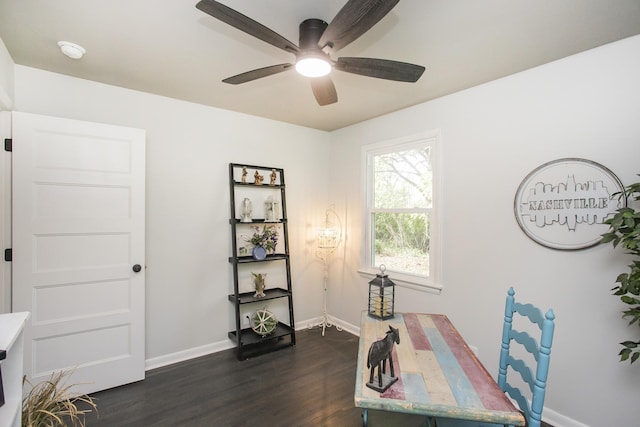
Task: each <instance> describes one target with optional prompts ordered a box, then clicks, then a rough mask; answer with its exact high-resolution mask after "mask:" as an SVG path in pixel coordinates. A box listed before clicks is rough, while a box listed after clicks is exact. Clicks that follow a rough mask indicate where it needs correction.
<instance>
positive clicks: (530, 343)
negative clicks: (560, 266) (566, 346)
mask: <svg viewBox="0 0 640 427" xmlns="http://www.w3.org/2000/svg"><path fill="white" fill-rule="evenodd" d="M514 295H515V292H514V290H513V288H510V289H509V292H507V301H506V304H505V315H504V325H503V328H502V344H501V348H500V366H499V370H498V385H499V386H500V388H501V389H502V390H503V391H504V392H506V393H508V394H509V396H511V397H512V398H513V399H514V400H515V401H516V402H517V403H518V406H519V407H520V409H521V410H522V412H524V413H525V416H526V418H527V422H528V426H529V427H539V426H540V422H541V420H542V409H543V407H544V396H545V390H546V386H547V375H548V373H549V360H550V355H551V344H552V343H553V332H554V321H555V315H554V314H553V311H552V310H549V311H547V313H546V314H545V315H544V316H543V315H542V311H540V309H539V308H537V307H535V306H534V305H532V304H521V303H518V302H515V298H514ZM514 314H519V315H521V316H524V317H526V318H528V319H529V321H530V322H531V323H533V324H536V325H538V327H539V328H540V331H541V336H540V342H539V343H538V341H536V339H534V338H533V337H532V336H531V335H530V334H529V333H527V332H524V331H520V330H517V329H514V328H513V316H514ZM512 341H515V342H516V343H518V344H520V345H522V346H523V347H524V349H525V350H526V351H527V352H529V353H531V354H532V355H533V357H534V359H535V361H536V362H537V363H536V365H537V366H536V367H535V377H534V376H533V371H532V369H531V367H529V366H527V365H526V363H525V362H524V361H523V360H522V359H516V358H514V357H513V356H512V355H511V342H512ZM509 367H510V368H511V369H509ZM510 370H513V371H516V372H518V373H519V374H520V376H521V378H522V380H523V381H525V382H526V383H527V384H528V385H529V388H530V391H531V395H532V397H531V405H530V406H529V402H528V401H527V399H526V398H525V397H524V395H523V393H522V391H521V390H519V389H518V388H516V387H514V386H513V385H512V384H510V383H509V382H508V381H507V376H508V372H509V371H510Z"/></svg>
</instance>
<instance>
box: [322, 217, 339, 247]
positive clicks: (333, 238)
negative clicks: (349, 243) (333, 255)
mask: <svg viewBox="0 0 640 427" xmlns="http://www.w3.org/2000/svg"><path fill="white" fill-rule="evenodd" d="M332 219H333V221H332ZM340 238H341V226H340V219H339V218H338V216H337V215H336V213H335V212H334V211H333V210H331V209H327V211H326V212H325V217H324V222H323V223H322V224H321V225H320V228H319V229H318V248H319V249H331V250H332V249H335V248H337V247H338V245H339V244H340Z"/></svg>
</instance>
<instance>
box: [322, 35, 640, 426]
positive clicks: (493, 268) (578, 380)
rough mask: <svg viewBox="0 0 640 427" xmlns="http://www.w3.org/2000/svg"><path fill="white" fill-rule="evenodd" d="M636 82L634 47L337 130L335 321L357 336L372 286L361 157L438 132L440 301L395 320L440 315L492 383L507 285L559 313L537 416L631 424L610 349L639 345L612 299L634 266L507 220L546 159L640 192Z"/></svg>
mask: <svg viewBox="0 0 640 427" xmlns="http://www.w3.org/2000/svg"><path fill="white" fill-rule="evenodd" d="M638 76H640V37H634V38H630V39H626V40H623V41H620V42H618V43H614V44H611V45H607V46H604V47H601V48H598V49H594V50H592V51H588V52H585V53H582V54H579V55H576V56H572V57H569V58H565V59H563V60H560V61H557V62H554V63H550V64H547V65H544V66H541V67H538V68H535V69H532V70H529V71H526V72H523V73H519V74H516V75H513V76H510V77H507V78H503V79H501V80H498V81H494V82H491V83H489V84H485V85H482V86H479V87H476V88H473V89H470V90H466V91H463V92H459V93H456V94H454V95H451V96H447V97H444V98H440V99H437V100H435V101H432V102H428V103H425V104H422V105H418V106H415V107H413V108H409V109H406V110H404V111H400V112H397V113H394V114H389V115H387V116H384V117H381V118H377V119H374V120H371V121H368V122H364V123H361V124H358V125H355V126H351V127H348V128H345V129H342V130H339V131H336V132H333V133H332V152H331V159H332V162H333V164H334V165H335V173H334V174H333V175H332V178H333V179H332V184H331V190H330V194H331V196H332V197H333V198H334V199H335V200H333V202H334V203H336V204H338V205H340V206H339V207H338V209H339V210H342V211H343V212H344V213H345V215H346V217H347V222H348V226H349V229H348V233H349V237H350V238H349V241H348V244H347V246H348V249H347V253H346V254H345V260H344V266H343V269H342V270H340V269H339V266H338V268H334V269H333V275H332V283H334V284H335V285H334V292H333V294H332V297H333V299H332V307H334V308H335V310H334V311H333V312H332V314H334V315H335V316H337V317H338V318H340V319H344V320H345V321H347V322H351V323H354V324H358V323H359V310H358V308H361V309H365V308H366V299H367V281H368V280H369V279H368V278H366V277H360V276H359V275H358V274H357V273H355V271H356V269H357V267H358V265H359V254H360V250H361V242H362V241H363V239H362V238H361V229H360V223H359V217H360V215H361V209H360V202H359V200H360V196H361V192H360V187H359V183H360V170H359V167H358V165H359V164H360V147H361V146H362V145H363V144H366V143H371V142H377V141H383V140H387V139H393V138H397V137H400V136H404V135H411V134H415V133H420V132H424V131H431V130H439V131H440V132H441V135H442V147H441V148H442V158H443V162H444V164H443V171H442V172H443V194H444V199H443V200H442V202H443V210H442V214H443V215H442V217H443V235H442V240H443V243H444V244H443V271H442V284H443V285H444V290H443V292H442V294H441V295H434V294H430V293H423V292H418V291H412V290H408V289H406V288H397V292H398V293H397V297H396V301H397V309H399V310H400V311H423V312H437V313H445V314H447V315H448V316H449V317H450V318H451V320H452V321H453V323H454V324H455V325H456V326H457V327H458V329H459V331H460V333H461V334H462V335H463V336H464V338H465V339H466V340H467V341H468V342H469V343H471V344H472V345H475V346H477V347H479V353H480V358H481V359H482V361H483V362H484V363H485V364H486V366H488V367H490V368H491V367H494V368H495V369H492V371H497V366H498V351H499V342H500V336H501V328H502V326H501V325H502V318H503V313H504V311H503V307H504V298H505V296H506V291H507V289H508V288H509V286H514V288H515V289H516V297H519V298H522V299H523V300H526V301H529V302H533V303H535V304H538V305H540V306H541V307H542V308H543V309H546V308H548V307H551V308H553V309H554V311H555V313H556V322H557V323H556V335H555V342H554V345H553V350H552V360H551V371H550V377H549V378H550V379H549V383H548V394H547V400H546V404H545V411H546V413H545V415H546V417H545V418H547V419H548V420H549V421H551V422H552V424H554V425H555V426H557V427H561V426H578V425H582V424H580V423H584V424H585V425H590V426H594V427H596V426H598V427H600V426H607V427H609V426H611V427H616V426H618V427H628V426H632V425H638V421H637V412H636V411H635V407H636V405H637V403H638V401H640V388H639V387H638V384H639V383H640V367H638V366H633V367H630V366H629V365H628V364H622V363H619V362H618V356H617V352H618V350H619V345H618V343H619V342H620V341H623V340H625V339H637V338H638V333H637V332H638V330H637V327H634V328H630V329H627V328H626V327H625V325H626V322H625V321H623V320H621V319H620V312H621V310H622V309H623V306H622V304H621V303H620V302H618V301H617V299H616V297H613V296H611V293H610V289H611V288H612V287H613V286H614V284H615V283H614V282H615V278H616V276H617V275H618V274H619V273H620V272H622V271H625V270H626V264H627V261H628V260H627V259H625V258H624V256H621V253H620V252H619V251H618V252H617V253H614V251H613V249H612V248H611V247H610V246H597V247H593V248H590V249H587V250H582V251H557V250H552V249H548V248H545V247H543V246H540V245H538V244H536V243H535V242H533V241H532V240H530V239H529V238H528V237H527V236H526V235H525V234H524V233H523V232H522V231H521V230H520V228H519V227H518V225H517V222H516V220H515V217H514V214H513V200H514V195H515V192H516V189H517V187H518V185H519V184H520V182H521V181H522V180H523V179H524V177H525V176H526V175H527V174H528V173H529V172H530V171H531V170H533V169H534V168H536V167H537V166H539V165H541V164H543V163H545V162H547V161H550V160H554V159H558V158H563V157H580V158H585V159H590V160H593V161H596V162H599V163H601V164H603V165H605V166H607V167H608V168H610V169H611V170H612V171H613V172H614V173H615V174H617V175H618V177H619V178H620V179H621V180H622V182H623V183H624V184H625V185H628V184H630V183H632V182H636V181H637V180H638V177H637V176H636V174H638V173H640V120H639V118H640V79H639V78H638ZM423 78H427V79H428V78H429V72H428V70H427V72H426V73H425V76H424V77H423ZM391 278H392V279H393V277H391ZM340 301H342V302H343V304H339V302H340ZM492 373H493V374H496V372H492Z"/></svg>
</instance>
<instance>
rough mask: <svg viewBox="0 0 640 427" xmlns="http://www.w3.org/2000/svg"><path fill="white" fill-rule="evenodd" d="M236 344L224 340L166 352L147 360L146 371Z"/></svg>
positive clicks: (226, 348)
mask: <svg viewBox="0 0 640 427" xmlns="http://www.w3.org/2000/svg"><path fill="white" fill-rule="evenodd" d="M234 347H235V344H234V343H233V342H232V341H231V340H228V339H227V340H224V341H220V342H217V343H211V344H207V345H203V346H201V347H195V348H191V349H188V350H183V351H179V352H177V353H171V354H166V355H164V356H159V357H154V358H152V359H147V360H146V361H145V371H149V370H151V369H156V368H161V367H163V366H167V365H173V364H174V363H179V362H184V361H186V360H191V359H195V358H196V357H201V356H206V355H208V354H212V353H217V352H219V351H222V350H228V349H230V348H234Z"/></svg>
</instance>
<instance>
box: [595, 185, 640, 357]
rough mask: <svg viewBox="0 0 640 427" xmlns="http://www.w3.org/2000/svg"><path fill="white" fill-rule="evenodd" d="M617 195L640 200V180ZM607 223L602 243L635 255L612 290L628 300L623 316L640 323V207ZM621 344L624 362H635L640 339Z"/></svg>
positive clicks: (623, 210) (626, 209)
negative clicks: (627, 269) (620, 247)
mask: <svg viewBox="0 0 640 427" xmlns="http://www.w3.org/2000/svg"><path fill="white" fill-rule="evenodd" d="M615 195H616V194H614V196H615ZM617 195H619V197H626V198H627V199H630V198H631V199H633V200H634V201H635V202H636V203H637V202H638V201H640V182H637V183H635V184H631V185H629V186H628V187H627V188H626V189H625V191H624V192H623V193H618V194H617ZM604 223H605V224H608V225H609V231H608V232H607V233H605V234H603V235H602V240H601V243H612V244H613V247H614V248H615V247H617V246H618V245H621V246H622V247H623V248H625V249H626V250H627V253H629V254H631V255H634V256H635V258H634V259H633V260H632V261H631V264H630V265H629V271H627V272H626V273H621V274H619V275H618V277H617V279H616V283H618V285H617V286H616V287H614V288H613V289H612V290H613V291H614V295H617V296H619V297H620V300H621V301H622V302H623V303H625V304H627V309H626V310H624V311H623V312H622V313H623V314H622V317H623V318H626V319H629V325H633V324H635V325H637V326H640V210H636V209H633V208H631V207H629V206H627V207H624V208H621V209H618V210H617V211H616V214H615V215H614V216H613V217H611V218H609V219H607V220H606V221H605V222H604ZM636 331H637V330H636ZM620 344H621V345H622V350H620V353H619V356H620V361H621V362H623V361H625V360H629V361H630V363H633V362H635V361H636V360H638V358H640V340H637V341H632V340H629V341H624V342H622V343H620Z"/></svg>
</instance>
